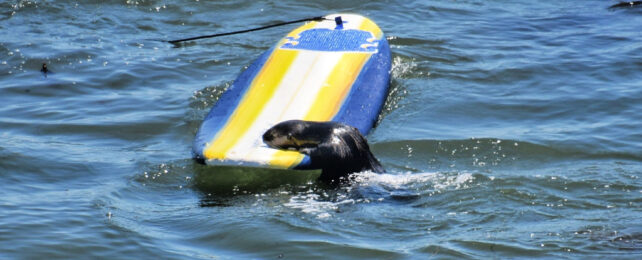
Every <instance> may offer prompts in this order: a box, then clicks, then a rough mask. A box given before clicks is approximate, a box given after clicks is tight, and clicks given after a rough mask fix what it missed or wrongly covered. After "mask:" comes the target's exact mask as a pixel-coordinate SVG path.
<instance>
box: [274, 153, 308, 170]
mask: <svg viewBox="0 0 642 260" xmlns="http://www.w3.org/2000/svg"><path fill="white" fill-rule="evenodd" d="M303 158H304V155H303V154H301V153H299V152H294V151H283V150H278V151H277V152H276V153H274V154H273V155H272V160H270V166H273V167H277V168H292V167H294V166H296V165H298V164H299V163H300V162H301V161H302V160H303Z"/></svg>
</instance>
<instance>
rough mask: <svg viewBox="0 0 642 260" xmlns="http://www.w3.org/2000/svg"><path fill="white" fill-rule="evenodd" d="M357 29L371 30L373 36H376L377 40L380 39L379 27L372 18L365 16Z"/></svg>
mask: <svg viewBox="0 0 642 260" xmlns="http://www.w3.org/2000/svg"><path fill="white" fill-rule="evenodd" d="M359 30H363V31H368V32H371V33H372V34H373V35H374V37H375V38H377V40H378V39H380V38H381V36H383V32H382V31H381V28H379V26H377V24H375V23H374V22H373V21H372V20H370V19H368V18H365V17H364V18H363V21H362V22H361V25H359Z"/></svg>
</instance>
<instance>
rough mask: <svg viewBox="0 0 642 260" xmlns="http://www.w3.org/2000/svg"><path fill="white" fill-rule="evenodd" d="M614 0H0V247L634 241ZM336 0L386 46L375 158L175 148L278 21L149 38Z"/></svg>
mask: <svg viewBox="0 0 642 260" xmlns="http://www.w3.org/2000/svg"><path fill="white" fill-rule="evenodd" d="M613 3H615V2H614V1H597V0H594V1H544V2H540V1H521V0H520V1H474V0H471V1H450V0H439V1H303V2H302V1H244V2H239V1H145V0H139V1H79V2H74V1H3V2H0V31H2V35H3V36H2V37H0V183H2V186H1V187H2V188H1V189H2V192H1V193H0V194H1V195H0V258H3V259H11V258H35V259H39V258H40V259H42V258H45V257H47V258H50V257H54V258H68V257H75V258H95V257H100V258H123V257H127V258H154V259H155V258H223V259H228V258H229V259H236V258H267V259H275V258H286V259H301V258H324V259H336V258H365V259H372V258H386V259H396V258H410V259H425V258H482V259H487V258H517V257H526V258H533V257H543V258H581V259H584V258H586V257H590V258H598V257H605V258H606V259H613V258H622V259H636V258H638V259H639V258H640V257H642V209H641V204H642V180H640V177H641V176H642V73H641V72H642V31H641V30H640V26H639V25H640V24H642V8H623V9H608V6H610V5H611V4H613ZM336 12H353V13H360V14H362V15H366V16H368V17H370V18H371V19H373V20H374V21H375V22H377V23H378V24H379V25H380V27H381V28H382V29H383V30H384V32H385V33H386V37H387V38H388V40H389V42H390V45H391V48H392V54H393V68H392V71H391V73H392V80H391V90H390V95H389V98H388V100H387V101H386V105H385V108H384V111H383V112H382V115H381V116H380V120H379V122H378V125H377V127H376V128H375V129H374V130H373V131H372V132H371V133H370V134H369V135H368V139H369V141H370V143H371V147H372V150H373V152H374V153H375V154H376V156H377V157H378V158H379V159H380V160H381V162H382V163H383V165H384V166H385V167H386V168H387V170H388V173H386V174H373V173H367V172H366V173H359V174H357V175H355V180H354V181H353V182H352V184H351V185H344V186H340V187H332V186H328V185H325V184H322V183H317V182H316V181H315V178H316V176H317V175H318V173H315V172H290V171H274V170H259V169H245V168H235V167H224V168H214V167H207V166H202V165H199V164H197V163H195V162H194V161H193V160H191V158H190V157H191V155H190V149H191V142H192V139H193V137H194V134H195V133H196V130H197V128H198V126H199V124H200V122H201V121H202V119H203V118H204V116H205V114H206V113H207V112H208V111H209V109H210V108H211V107H212V105H213V104H214V103H215V102H216V100H217V98H218V97H219V96H220V95H221V93H222V92H223V91H224V90H225V89H226V88H227V87H228V86H229V85H230V84H231V82H232V81H233V80H234V78H235V77H236V75H238V73H239V72H240V71H242V70H243V69H244V68H246V67H247V66H248V65H249V64H250V63H251V62H252V61H253V59H255V58H256V57H258V55H260V54H261V53H262V52H264V51H265V50H267V49H268V48H270V47H271V46H272V45H273V44H275V43H276V41H277V40H278V39H279V38H280V37H282V36H283V35H284V34H285V33H286V32H288V31H289V30H291V29H293V28H294V27H296V26H297V25H291V26H289V27H288V26H286V27H281V28H275V29H271V30H265V31H259V32H253V33H249V34H243V35H235V36H229V37H224V38H215V39H209V40H201V41H197V42H190V43H186V44H183V45H180V46H172V45H171V44H167V43H164V42H162V41H159V40H170V39H175V38H182V37H189V36H195V35H201V34H210V33H217V32H226V31H233V30H240V29H246V28H250V27H254V26H261V25H267V24H270V23H275V22H281V21H287V20H293V19H300V18H304V17H311V16H317V15H324V14H330V13H336ZM42 63H47V64H48V68H49V70H50V71H51V72H50V73H48V74H47V77H46V78H45V77H44V76H43V75H42V73H41V72H40V71H39V70H40V67H41V65H42Z"/></svg>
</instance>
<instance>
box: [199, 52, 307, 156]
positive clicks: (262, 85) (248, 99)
mask: <svg viewBox="0 0 642 260" xmlns="http://www.w3.org/2000/svg"><path fill="white" fill-rule="evenodd" d="M298 53H299V52H298V51H292V50H281V49H275V50H274V52H273V53H272V55H271V56H270V58H268V60H267V62H266V63H265V65H264V66H263V69H262V70H261V72H259V74H258V75H257V76H256V77H255V78H254V80H253V81H252V85H251V86H250V88H249V89H248V90H247V92H246V94H245V96H243V99H242V100H241V102H240V103H239V106H238V107H237V108H236V110H235V111H234V113H233V114H232V115H231V116H230V119H229V120H228V121H227V123H226V124H225V126H224V127H223V128H222V129H221V131H219V133H218V134H217V135H216V137H215V138H214V141H213V142H212V143H210V144H209V145H208V146H207V147H205V151H204V152H203V155H204V156H205V158H207V159H223V158H225V154H226V153H227V152H228V151H229V150H230V149H231V148H232V147H233V146H234V145H235V144H236V143H237V142H238V140H239V139H240V138H241V136H243V134H245V132H246V131H247V130H248V129H249V128H250V126H251V125H252V123H254V120H256V117H257V116H258V115H259V113H260V112H261V110H262V109H263V107H264V106H265V104H267V102H268V100H270V98H272V96H273V95H274V92H275V91H276V89H277V87H278V86H279V83H280V82H281V80H282V79H283V77H284V76H285V74H286V72H287V71H288V68H289V67H290V65H292V62H293V61H294V59H295V58H296V57H297V56H298Z"/></svg>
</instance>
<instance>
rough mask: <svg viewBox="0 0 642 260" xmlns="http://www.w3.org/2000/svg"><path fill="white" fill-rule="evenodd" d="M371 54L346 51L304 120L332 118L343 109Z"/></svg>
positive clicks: (327, 119)
mask: <svg viewBox="0 0 642 260" xmlns="http://www.w3.org/2000/svg"><path fill="white" fill-rule="evenodd" d="M370 55H372V54H370V53H360V52H353V53H344V54H343V56H342V57H341V59H340V60H339V62H338V63H337V65H336V66H335V67H334V69H333V70H332V72H331V73H330V76H329V77H328V78H327V79H326V81H325V82H324V84H323V88H322V89H321V91H320V92H319V94H318V95H317V98H316V100H315V102H314V105H312V107H311V108H310V110H309V111H308V113H307V115H306V116H305V118H304V120H309V121H329V120H331V119H332V117H334V116H335V115H336V114H337V112H339V109H341V104H342V103H343V101H344V100H345V98H346V96H347V95H348V93H349V92H350V88H351V87H352V84H353V83H354V81H355V80H356V79H357V77H358V76H359V73H360V72H361V69H362V68H363V65H364V64H365V63H366V61H367V60H368V58H369V57H370Z"/></svg>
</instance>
